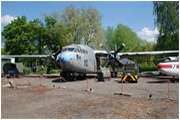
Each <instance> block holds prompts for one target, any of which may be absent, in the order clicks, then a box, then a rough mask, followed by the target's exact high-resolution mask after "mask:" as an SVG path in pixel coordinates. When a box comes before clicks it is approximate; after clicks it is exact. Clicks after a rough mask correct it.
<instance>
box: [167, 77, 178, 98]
mask: <svg viewBox="0 0 180 120" xmlns="http://www.w3.org/2000/svg"><path fill="white" fill-rule="evenodd" d="M167 101H177V100H173V99H170V80H168V99H167Z"/></svg>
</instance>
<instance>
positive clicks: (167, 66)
mask: <svg viewBox="0 0 180 120" xmlns="http://www.w3.org/2000/svg"><path fill="white" fill-rule="evenodd" d="M172 67H173V66H172V64H159V65H158V69H161V68H172ZM176 68H178V69H179V64H177V65H176Z"/></svg>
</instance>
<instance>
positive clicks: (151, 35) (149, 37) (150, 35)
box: [137, 27, 159, 42]
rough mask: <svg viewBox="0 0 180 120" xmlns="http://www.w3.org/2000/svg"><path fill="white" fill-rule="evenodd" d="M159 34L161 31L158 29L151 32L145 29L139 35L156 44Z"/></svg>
mask: <svg viewBox="0 0 180 120" xmlns="http://www.w3.org/2000/svg"><path fill="white" fill-rule="evenodd" d="M158 34H159V31H158V29H157V27H156V28H155V30H154V31H153V30H150V29H149V28H147V27H144V28H143V29H142V30H141V31H140V32H137V35H138V36H139V37H140V38H141V39H143V40H146V41H148V42H156V38H157V35H158Z"/></svg>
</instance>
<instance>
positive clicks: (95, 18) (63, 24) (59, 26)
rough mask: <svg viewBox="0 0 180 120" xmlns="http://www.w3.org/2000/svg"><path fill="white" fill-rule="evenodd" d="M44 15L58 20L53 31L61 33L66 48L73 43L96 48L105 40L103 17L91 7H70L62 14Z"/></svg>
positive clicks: (54, 12)
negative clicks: (95, 46)
mask: <svg viewBox="0 0 180 120" xmlns="http://www.w3.org/2000/svg"><path fill="white" fill-rule="evenodd" d="M44 15H45V16H46V17H51V18H53V19H55V20H56V24H55V25H54V27H53V29H55V30H59V31H60V33H61V35H62V36H61V38H62V40H63V41H62V43H63V45H64V46H65V45H69V44H72V43H74V44H86V45H91V46H94V45H99V43H101V42H103V40H104V30H103V28H102V27H101V19H102V15H101V14H100V13H99V11H98V10H97V9H95V8H93V7H91V6H90V7H88V8H85V7H81V8H76V7H75V6H73V5H69V6H67V7H65V9H64V11H63V12H62V13H60V12H56V11H53V12H52V13H50V15H47V14H44Z"/></svg>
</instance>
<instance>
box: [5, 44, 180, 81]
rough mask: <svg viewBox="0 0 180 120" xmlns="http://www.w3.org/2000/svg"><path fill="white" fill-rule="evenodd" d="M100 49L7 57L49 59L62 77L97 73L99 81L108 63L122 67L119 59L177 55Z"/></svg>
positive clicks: (68, 48) (68, 49) (75, 46)
mask: <svg viewBox="0 0 180 120" xmlns="http://www.w3.org/2000/svg"><path fill="white" fill-rule="evenodd" d="M100 47H101V48H103V49H104V50H105V51H101V50H93V49H92V48H90V47H89V46H86V45H81V44H72V45H68V46H65V47H64V48H63V49H60V50H58V51H57V52H56V53H51V52H50V51H49V49H48V48H47V47H46V46H45V47H44V48H45V50H46V51H47V53H48V54H49V55H8V57H12V58H36V59H38V58H39V59H41V58H45V59H49V58H50V59H51V60H52V61H54V63H56V64H57V65H58V66H59V68H60V69H61V70H62V72H61V76H62V77H66V78H73V79H74V80H76V77H77V76H85V75H86V74H87V73H97V77H98V79H101V78H102V77H103V75H102V71H101V68H103V67H104V66H105V65H106V64H107V63H108V62H109V61H110V62H112V61H116V62H117V63H118V64H119V65H120V66H121V67H122V66H123V64H122V63H121V62H120V61H119V59H120V57H136V56H152V55H162V54H173V53H179V50H174V51H152V52H130V53H119V51H121V50H122V49H123V47H125V44H122V45H121V46H120V47H119V48H118V49H117V50H116V51H108V50H107V49H106V48H105V46H104V45H102V44H101V45H100ZM100 57H107V59H106V61H105V62H104V63H103V64H102V65H100Z"/></svg>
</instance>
